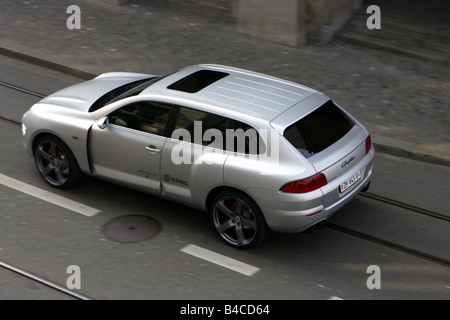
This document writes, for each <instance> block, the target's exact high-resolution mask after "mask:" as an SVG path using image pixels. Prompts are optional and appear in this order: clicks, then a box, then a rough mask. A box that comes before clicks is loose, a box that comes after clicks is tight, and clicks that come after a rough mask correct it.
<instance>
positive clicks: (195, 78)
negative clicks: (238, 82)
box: [167, 70, 229, 93]
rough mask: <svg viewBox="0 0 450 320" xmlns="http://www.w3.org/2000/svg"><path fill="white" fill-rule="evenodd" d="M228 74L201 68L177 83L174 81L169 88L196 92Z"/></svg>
mask: <svg viewBox="0 0 450 320" xmlns="http://www.w3.org/2000/svg"><path fill="white" fill-rule="evenodd" d="M228 75H229V73H225V72H220V71H213V70H200V71H197V72H194V73H192V74H190V75H188V76H186V77H184V78H183V79H180V80H178V81H177V82H175V83H172V84H171V85H170V86H168V87H167V88H168V89H172V90H178V91H183V92H188V93H195V92H198V91H200V90H202V89H203V88H206V87H207V86H209V85H210V84H212V83H214V82H216V81H218V80H220V79H222V78H225V77H226V76H228Z"/></svg>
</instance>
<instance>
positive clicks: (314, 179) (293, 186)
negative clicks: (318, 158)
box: [281, 173, 328, 193]
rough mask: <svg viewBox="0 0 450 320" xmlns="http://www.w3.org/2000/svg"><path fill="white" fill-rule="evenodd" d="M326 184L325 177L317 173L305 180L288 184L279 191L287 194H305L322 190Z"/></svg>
mask: <svg viewBox="0 0 450 320" xmlns="http://www.w3.org/2000/svg"><path fill="white" fill-rule="evenodd" d="M327 183H328V181H327V178H326V177H325V175H324V174H323V173H317V174H315V175H313V176H311V177H308V178H305V179H301V180H297V181H293V182H289V183H288V184H286V185H285V186H284V187H282V188H281V191H283V192H287V193H307V192H311V191H314V190H317V189H319V188H322V187H323V186H324V185H326V184H327Z"/></svg>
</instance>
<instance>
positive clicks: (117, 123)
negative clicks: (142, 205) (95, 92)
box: [90, 102, 172, 195]
mask: <svg viewBox="0 0 450 320" xmlns="http://www.w3.org/2000/svg"><path fill="white" fill-rule="evenodd" d="M171 109H172V106H171V105H169V104H165V103H160V102H135V103H132V104H129V105H126V106H124V107H122V108H120V109H118V110H116V111H114V112H112V113H111V114H110V115H109V116H108V118H109V124H108V125H107V126H106V127H105V128H103V129H102V128H100V127H99V126H97V125H96V124H94V125H93V126H92V130H91V135H90V156H91V163H92V166H93V169H94V173H95V175H97V176H99V177H101V178H104V179H107V180H112V181H115V182H119V183H120V184H124V185H127V186H130V187H133V188H137V189H140V190H142V191H144V192H148V193H152V194H157V195H159V194H160V182H161V174H160V161H161V152H162V150H163V147H164V144H165V142H166V137H165V136H164V135H163V134H164V130H165V127H166V124H167V122H168V119H169V115H170V111H171Z"/></svg>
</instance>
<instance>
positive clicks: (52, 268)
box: [0, 56, 450, 300]
mask: <svg viewBox="0 0 450 320" xmlns="http://www.w3.org/2000/svg"><path fill="white" fill-rule="evenodd" d="M0 70H2V72H1V78H0V81H3V82H7V83H11V84H15V85H18V86H20V87H23V88H26V89H28V90H32V91H36V92H39V93H43V94H50V93H52V92H54V91H56V90H58V89H61V88H63V87H65V86H67V85H70V84H73V83H76V82H80V81H82V80H81V79H77V78H75V77H71V76H68V75H65V74H62V73H58V72H55V71H51V70H48V69H45V68H41V67H37V66H33V65H29V64H27V63H24V62H20V61H15V60H13V59H10V58H5V57H1V56H0ZM0 97H1V101H0V116H1V117H3V118H7V119H11V120H15V121H20V119H21V116H22V114H23V113H24V112H25V111H26V110H27V109H28V108H29V107H30V106H31V105H32V104H33V103H34V102H36V101H38V100H39V98H37V97H33V96H31V95H26V94H24V93H20V92H17V91H13V90H11V89H8V88H4V87H0ZM0 146H1V148H2V151H1V152H0V203H1V206H0V261H5V262H7V263H9V264H12V265H14V266H17V267H20V268H22V269H24V270H27V271H29V272H32V273H34V274H37V275H39V276H41V277H43V278H46V279H49V280H51V281H53V282H55V283H58V284H60V285H63V286H65V285H66V283H67V280H68V278H69V276H70V275H71V274H70V273H68V270H67V269H68V267H69V266H72V265H76V266H79V268H80V289H75V290H76V291H78V292H80V293H82V294H85V295H87V296H89V297H92V298H94V299H169V300H172V299H182V300H197V299H206V300H209V299H217V300H239V299H250V300H254V299H256V300H259V299H274V300H302V299H317V300H326V299H336V298H339V299H346V300H351V299H449V298H450V269H449V267H448V266H446V265H443V264H439V263H436V262H434V261H432V260H429V259H425V258H423V257H420V256H417V255H414V254H411V253H408V252H405V251H402V250H398V249H396V248H393V247H390V246H386V245H382V244H380V243H375V242H373V241H370V240H368V239H362V238H359V237H356V236H354V235H350V234H346V233H343V232H340V231H339V230H336V229H333V228H330V227H325V228H323V229H320V230H317V231H315V232H313V233H308V234H295V235H285V234H273V235H272V236H271V237H270V238H269V239H268V240H267V241H266V242H265V243H263V244H262V245H261V246H259V247H257V248H255V249H251V250H236V249H233V248H231V247H228V246H227V245H225V244H224V243H223V242H222V241H221V240H220V239H219V237H218V236H217V235H216V234H215V231H214V230H213V227H212V226H211V224H210V222H209V219H208V216H207V215H206V214H205V213H203V212H199V211H197V210H193V209H191V208H187V207H184V206H181V205H178V204H174V203H171V202H168V201H165V200H162V199H158V198H154V197H150V196H147V195H145V194H142V193H137V192H135V191H132V190H129V189H126V188H123V187H120V186H116V185H113V184H110V183H107V182H103V181H99V180H96V179H92V178H86V179H84V181H83V183H82V184H81V185H79V186H77V187H75V188H72V189H69V190H64V191H61V190H55V189H52V188H51V187H49V186H48V185H47V184H46V183H45V182H44V181H43V180H42V179H41V178H40V176H39V174H38V173H37V171H36V169H35V166H34V161H33V159H32V158H31V157H29V156H28V155H27V154H26V153H25V152H24V150H23V148H22V140H21V128H20V126H19V125H17V124H14V123H12V122H9V121H5V120H1V119H0ZM375 161H376V167H375V173H374V179H373V183H372V186H371V189H370V192H372V193H374V194H378V195H382V196H385V197H389V198H391V199H395V200H398V201H402V202H405V203H407V204H411V205H414V206H419V207H421V208H424V209H428V210H432V211H435V212H437V213H440V214H442V215H446V216H450V213H449V210H448V208H449V207H450V199H449V197H448V194H449V190H450V183H449V181H448V177H450V168H449V167H445V166H440V165H434V164H430V163H424V162H418V161H415V160H410V159H405V158H399V157H394V156H391V155H386V154H381V153H377V154H376V160H375ZM2 175H3V176H2ZM5 176H6V177H8V178H13V179H15V180H14V181H19V182H20V183H25V184H26V185H31V186H34V187H37V188H39V190H41V191H45V192H46V194H47V195H48V194H51V195H58V196H62V197H64V198H65V199H70V200H71V201H75V202H76V203H79V204H82V205H85V206H89V207H91V208H94V209H97V210H98V211H99V212H98V213H97V214H95V215H93V216H86V215H83V214H80V213H78V212H76V211H74V210H71V209H67V208H63V207H61V206H60V205H55V204H54V203H52V202H49V201H46V200H42V199H39V198H36V197H35V196H31V195H29V194H27V193H24V192H23V190H20V188H18V189H15V188H12V187H11V186H10V185H8V183H7V182H6V181H7V180H6V179H5V178H2V177H5ZM8 181H9V180H8ZM126 215H145V216H149V217H151V218H153V219H155V220H156V221H158V222H159V224H160V227H161V228H160V230H159V232H158V233H157V234H156V235H155V236H154V237H153V238H151V239H148V240H146V241H141V242H135V243H121V242H117V241H114V240H113V239H111V238H110V237H108V235H107V234H105V231H104V230H105V229H104V228H105V226H106V224H107V223H108V222H110V221H111V220H112V219H114V218H117V217H121V216H126ZM330 222H331V223H333V224H334V225H339V226H342V227H345V228H349V229H352V230H355V231H357V232H360V233H364V234H367V235H370V236H373V237H376V238H379V239H383V240H386V241H389V242H391V243H395V244H399V245H401V246H405V247H408V248H411V249H414V250H418V251H420V252H423V253H426V254H429V255H433V256H436V257H439V258H442V259H445V260H447V261H448V260H450V250H449V248H450V237H449V234H450V233H449V230H450V228H449V227H450V224H449V222H448V221H444V220H439V219H435V218H432V217H429V216H425V215H422V214H420V213H417V212H412V211H410V210H407V209H404V208H400V207H396V206H392V205H389V204H386V203H381V202H378V201H376V200H373V199H369V198H366V197H362V196H358V197H357V198H356V199H354V200H353V201H352V202H351V203H349V204H348V205H347V206H346V207H344V208H343V209H341V210H340V211H339V212H338V213H336V215H335V216H333V217H332V219H331V220H330ZM205 250H208V251H205ZM194 251H195V252H197V253H198V254H199V255H200V257H198V256H195V255H193V254H194ZM230 259H234V260H230ZM372 265H376V266H378V267H379V270H380V274H379V275H380V277H379V279H380V284H381V288H380V289H369V288H368V286H367V280H368V278H369V277H370V276H371V275H372V273H368V267H369V266H372ZM232 267H233V268H232ZM0 299H61V295H60V294H58V293H55V292H53V291H52V290H50V289H49V288H47V287H44V286H42V285H36V284H34V282H32V281H31V280H27V279H22V278H20V276H18V275H16V274H12V273H10V272H9V271H7V270H4V269H1V268H0Z"/></svg>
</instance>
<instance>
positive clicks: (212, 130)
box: [161, 106, 228, 207]
mask: <svg viewBox="0 0 450 320" xmlns="http://www.w3.org/2000/svg"><path fill="white" fill-rule="evenodd" d="M179 108H180V109H179V112H178V116H177V119H176V122H175V126H174V131H173V132H172V133H171V134H170V137H168V139H167V142H166V144H165V145H164V150H163V152H162V158H161V185H162V193H163V195H164V196H165V197H167V198H169V199H172V200H176V201H179V202H183V203H186V204H193V205H196V206H199V207H201V206H202V205H203V204H204V196H205V195H206V194H207V193H208V192H209V191H210V190H211V189H213V188H214V187H216V186H218V185H223V165H224V162H225V159H226V157H227V153H226V151H224V147H225V133H226V129H227V123H228V119H227V118H226V117H223V116H220V115H216V114H212V113H209V112H205V111H201V110H197V109H193V108H188V107H181V106H180V107H179Z"/></svg>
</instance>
